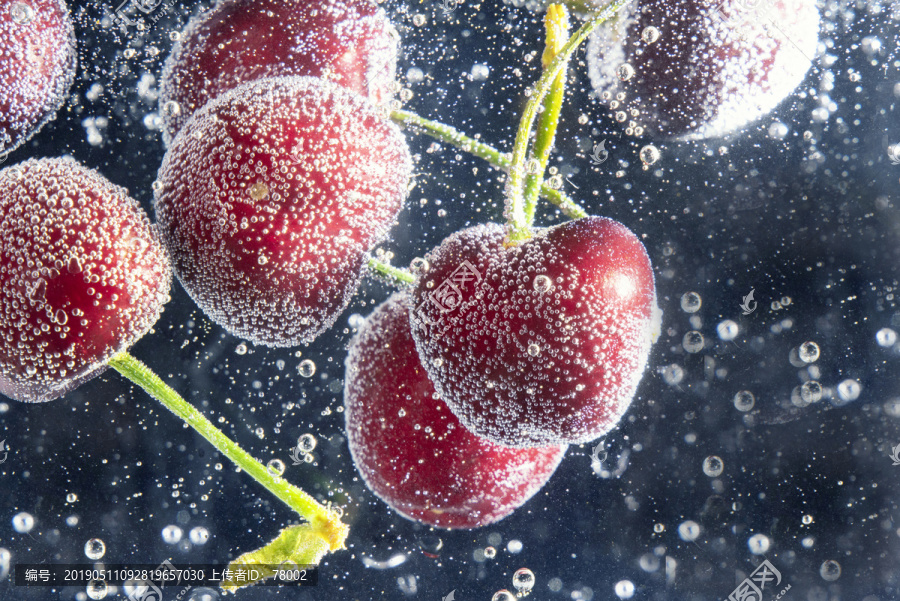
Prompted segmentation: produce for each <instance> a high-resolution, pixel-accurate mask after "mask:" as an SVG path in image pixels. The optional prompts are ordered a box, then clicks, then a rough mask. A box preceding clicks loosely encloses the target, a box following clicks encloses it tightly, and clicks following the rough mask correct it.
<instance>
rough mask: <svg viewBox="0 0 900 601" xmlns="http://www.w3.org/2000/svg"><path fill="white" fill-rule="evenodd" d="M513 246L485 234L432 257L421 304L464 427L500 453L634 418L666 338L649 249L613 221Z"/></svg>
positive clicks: (571, 438) (424, 353)
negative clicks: (634, 404)
mask: <svg viewBox="0 0 900 601" xmlns="http://www.w3.org/2000/svg"><path fill="white" fill-rule="evenodd" d="M504 239H505V230H504V228H503V227H501V226H499V225H496V224H488V225H480V226H477V227H473V228H469V229H467V230H463V231H461V232H457V233H456V234H454V235H452V236H450V237H449V238H448V239H446V240H445V241H444V242H443V243H442V244H441V246H439V247H438V248H437V249H436V250H435V251H433V252H432V253H431V254H430V255H428V256H427V257H426V260H427V262H428V263H429V265H430V269H429V270H428V271H427V272H426V273H425V274H424V275H423V276H421V277H420V278H419V279H418V281H417V283H416V285H415V287H414V293H413V296H412V298H411V303H410V308H411V311H413V313H412V316H413V317H412V333H413V338H414V339H415V341H416V346H417V348H418V349H419V354H420V355H421V357H422V361H423V365H425V368H426V369H427V370H428V374H429V376H430V377H431V380H432V381H433V382H434V384H435V388H436V389H437V390H438V391H439V392H440V393H441V397H442V398H443V399H444V400H445V401H446V403H447V405H449V407H450V409H451V410H452V411H453V413H454V414H456V416H457V417H459V419H460V421H461V422H462V423H463V424H464V425H465V426H466V427H467V428H469V429H470V430H471V431H472V432H474V433H475V434H477V435H479V436H483V437H484V438H487V439H489V440H492V441H494V442H496V443H497V444H502V445H505V446H511V447H528V446H546V445H552V444H573V443H583V442H587V441H590V440H593V439H595V438H597V437H599V436H601V435H603V434H605V433H606V432H608V431H609V430H610V429H611V428H613V427H614V426H615V425H616V423H618V421H619V418H621V417H622V414H624V413H625V411H626V409H628V405H629V404H630V403H631V397H632V396H633V395H634V391H635V389H636V388H637V384H638V382H639V381H640V378H641V373H642V372H643V370H644V366H645V365H646V362H647V355H648V353H649V350H650V345H651V339H652V336H653V334H654V332H655V331H657V332H658V328H659V322H658V320H659V313H658V311H659V310H658V309H657V308H656V290H655V286H654V282H653V270H652V268H651V267H650V259H649V258H648V256H647V251H646V250H645V249H644V246H643V244H641V243H640V241H639V240H638V239H637V237H636V236H635V235H634V234H633V233H631V231H630V230H629V229H628V228H626V227H625V226H624V225H622V224H621V223H618V222H616V221H613V220H611V219H606V218H603V217H587V218H585V219H579V220H578V221H572V222H569V223H565V224H563V225H559V226H556V227H552V228H549V229H546V230H543V231H540V232H538V233H537V234H536V235H535V236H534V237H533V238H531V239H529V240H527V241H526V242H524V243H522V244H519V245H514V246H505V245H504Z"/></svg>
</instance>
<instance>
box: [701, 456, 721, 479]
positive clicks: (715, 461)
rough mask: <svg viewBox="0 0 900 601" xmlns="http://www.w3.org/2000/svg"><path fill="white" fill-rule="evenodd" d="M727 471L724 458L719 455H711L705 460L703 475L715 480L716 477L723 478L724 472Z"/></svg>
mask: <svg viewBox="0 0 900 601" xmlns="http://www.w3.org/2000/svg"><path fill="white" fill-rule="evenodd" d="M724 469H725V463H724V462H723V461H722V458H721V457H719V456H718V455H710V456H709V457H707V458H706V459H704V460H703V473H704V474H706V475H707V476H709V477H710V478H715V477H716V476H721V475H722V471H723V470H724Z"/></svg>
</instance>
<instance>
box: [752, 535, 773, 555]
mask: <svg viewBox="0 0 900 601" xmlns="http://www.w3.org/2000/svg"><path fill="white" fill-rule="evenodd" d="M771 544H772V541H771V540H770V539H769V537H768V536H766V535H765V534H754V535H753V536H751V537H750V538H748V539H747V547H748V548H749V549H750V552H751V553H753V554H754V555H762V554H763V553H765V552H766V551H768V550H769V546H770V545H771Z"/></svg>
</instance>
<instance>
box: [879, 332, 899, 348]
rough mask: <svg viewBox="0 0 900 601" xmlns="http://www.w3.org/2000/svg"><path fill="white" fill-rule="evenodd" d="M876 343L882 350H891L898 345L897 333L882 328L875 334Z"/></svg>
mask: <svg viewBox="0 0 900 601" xmlns="http://www.w3.org/2000/svg"><path fill="white" fill-rule="evenodd" d="M875 342H877V343H878V346H880V347H882V348H891V347H892V346H894V344H896V343H897V332H895V331H894V330H892V329H890V328H881V329H880V330H878V331H877V332H875Z"/></svg>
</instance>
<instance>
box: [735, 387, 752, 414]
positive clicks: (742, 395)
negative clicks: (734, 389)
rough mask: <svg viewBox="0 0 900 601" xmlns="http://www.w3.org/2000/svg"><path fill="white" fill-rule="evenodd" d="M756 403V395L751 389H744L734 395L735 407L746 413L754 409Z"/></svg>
mask: <svg viewBox="0 0 900 601" xmlns="http://www.w3.org/2000/svg"><path fill="white" fill-rule="evenodd" d="M754 404H756V397H754V396H753V393H752V392H750V391H749V390H742V391H740V392H739V393H737V394H736V395H734V408H735V409H737V410H738V411H742V412H744V413H746V412H747V411H750V410H751V409H753V405H754Z"/></svg>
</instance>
